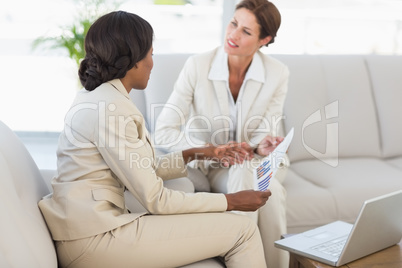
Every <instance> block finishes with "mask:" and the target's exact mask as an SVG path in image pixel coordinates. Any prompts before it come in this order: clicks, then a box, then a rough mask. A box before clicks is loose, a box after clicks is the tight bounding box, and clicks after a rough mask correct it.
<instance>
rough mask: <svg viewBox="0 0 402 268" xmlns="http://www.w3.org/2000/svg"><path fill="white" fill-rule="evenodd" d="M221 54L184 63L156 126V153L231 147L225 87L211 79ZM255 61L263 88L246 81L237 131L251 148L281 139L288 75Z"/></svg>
mask: <svg viewBox="0 0 402 268" xmlns="http://www.w3.org/2000/svg"><path fill="white" fill-rule="evenodd" d="M220 49H222V48H220V47H219V48H216V49H214V50H212V51H209V52H206V53H204V54H198V55H194V56H191V57H190V58H189V59H188V60H187V62H186V63H185V65H184V67H183V69H182V71H181V73H180V74H179V77H178V79H177V81H176V83H175V85H174V89H173V92H172V94H171V96H170V97H169V99H168V101H167V103H166V105H165V107H164V109H163V110H162V112H161V114H160V115H159V117H158V120H157V124H156V130H155V144H156V145H157V146H158V147H161V148H165V149H167V150H170V151H171V150H183V149H187V148H190V147H196V146H202V145H204V144H205V143H213V144H225V143H227V142H228V141H229V130H230V127H229V124H231V123H232V120H230V119H229V115H230V112H229V99H228V90H227V87H226V81H223V80H214V79H211V77H214V76H215V75H213V72H219V71H220V70H217V68H216V67H214V60H215V57H216V55H217V53H222V52H219V50H220ZM256 57H258V58H259V59H258V62H259V64H261V66H258V68H261V69H262V73H263V76H264V77H263V78H262V79H261V81H264V82H260V81H256V80H252V79H250V80H247V81H246V84H245V86H244V88H243V92H242V94H243V97H242V99H241V103H240V104H239V105H240V108H239V110H238V115H237V122H236V124H237V125H236V126H235V127H236V141H237V142H243V141H246V142H248V143H249V144H250V145H251V146H252V147H256V146H257V145H258V144H259V142H260V141H261V140H262V139H263V138H264V137H265V136H266V135H268V134H270V135H278V134H279V133H278V132H279V131H278V128H279V125H280V120H281V119H282V118H281V116H282V110H283V105H284V101H285V97H286V93H287V88H288V78H289V70H288V68H287V66H285V65H284V64H283V63H281V62H279V61H278V60H276V59H274V58H273V57H270V56H268V55H265V54H263V53H261V52H260V51H258V52H257V53H256V54H255V56H254V59H256ZM253 61H254V60H253ZM256 62H257V61H256Z"/></svg>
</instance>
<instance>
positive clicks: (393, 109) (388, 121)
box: [367, 55, 402, 157]
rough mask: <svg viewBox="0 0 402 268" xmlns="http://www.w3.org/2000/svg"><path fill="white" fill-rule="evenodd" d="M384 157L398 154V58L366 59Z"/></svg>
mask: <svg viewBox="0 0 402 268" xmlns="http://www.w3.org/2000/svg"><path fill="white" fill-rule="evenodd" d="M367 66H368V70H369V71H370V77H371V83H372V87H373V95H374V97H375V102H376V106H377V113H378V114H377V116H378V120H379V122H380V124H379V126H380V134H381V145H382V153H383V156H384V157H394V156H400V155H402V142H401V137H402V124H401V123H400V121H399V120H401V116H402V105H401V100H402V75H401V70H402V57H395V56H374V55H372V56H367Z"/></svg>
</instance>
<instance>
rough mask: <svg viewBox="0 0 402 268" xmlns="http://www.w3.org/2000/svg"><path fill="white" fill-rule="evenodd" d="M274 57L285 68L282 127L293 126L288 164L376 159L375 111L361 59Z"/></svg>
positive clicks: (377, 141)
mask: <svg viewBox="0 0 402 268" xmlns="http://www.w3.org/2000/svg"><path fill="white" fill-rule="evenodd" d="M275 57H277V58H278V59H279V60H281V61H282V62H284V63H285V64H286V65H287V66H288V67H289V70H290V78H289V89H288V95H287V98H286V102H285V107H284V115H285V119H284V125H285V130H286V131H289V130H290V129H291V128H292V127H294V128H295V138H294V139H293V141H292V144H291V148H290V149H289V158H290V160H291V162H295V161H300V160H307V159H321V160H325V159H327V160H328V161H329V160H330V159H333V160H336V159H338V157H356V156H363V157H373V156H375V157H377V156H380V138H379V133H378V123H377V116H376V112H375V108H376V107H375V103H374V100H373V96H372V91H371V85H370V78H369V76H368V75H369V74H368V71H367V68H366V64H365V61H364V58H363V57H362V56H312V55H298V56H295V55H277V56H275ZM345 67H347V68H345ZM351 70H353V72H351ZM336 164H337V163H336V161H335V162H333V166H335V165H336Z"/></svg>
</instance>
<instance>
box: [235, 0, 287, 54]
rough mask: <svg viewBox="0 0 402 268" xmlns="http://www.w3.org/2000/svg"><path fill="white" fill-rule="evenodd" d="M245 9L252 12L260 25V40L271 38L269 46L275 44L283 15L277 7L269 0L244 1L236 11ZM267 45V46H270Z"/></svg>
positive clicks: (238, 5)
mask: <svg viewBox="0 0 402 268" xmlns="http://www.w3.org/2000/svg"><path fill="white" fill-rule="evenodd" d="M240 8H245V9H248V10H250V11H251V12H252V13H253V14H254V15H255V17H256V19H257V22H258V24H259V25H260V36H259V38H260V39H264V38H265V37H267V36H271V37H272V39H271V41H270V42H269V43H268V44H272V43H273V42H275V37H276V33H277V32H278V29H279V26H281V13H280V12H279V10H278V9H277V8H276V6H275V5H274V4H273V3H272V2H270V1H268V0H243V1H241V2H240V3H239V4H237V6H236V10H238V9H240ZM268 44H266V46H268Z"/></svg>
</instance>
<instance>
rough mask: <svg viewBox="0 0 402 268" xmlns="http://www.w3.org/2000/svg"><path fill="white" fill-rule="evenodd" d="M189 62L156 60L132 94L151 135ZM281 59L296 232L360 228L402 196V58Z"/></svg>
mask: <svg viewBox="0 0 402 268" xmlns="http://www.w3.org/2000/svg"><path fill="white" fill-rule="evenodd" d="M188 56H189V54H169V55H168V54H164V55H154V69H153V70H152V73H151V78H150V81H149V84H148V87H147V88H146V90H145V91H132V93H130V94H131V96H132V98H133V101H134V102H135V103H136V104H137V106H138V107H139V108H140V109H141V111H142V112H143V113H144V115H145V118H146V119H147V122H148V124H149V125H148V128H149V129H150V130H151V132H152V131H153V130H154V128H155V122H156V118H157V116H158V115H159V113H160V111H161V109H162V107H163V104H164V103H165V102H166V100H167V98H168V97H169V95H170V93H171V91H172V89H173V84H174V82H175V80H176V78H177V77H178V74H179V72H180V70H181V68H182V66H183V64H184V62H185V60H186V59H187V58H188ZM273 57H275V58H277V59H279V60H281V61H282V62H284V63H285V64H286V65H287V66H288V67H289V69H290V80H289V90H288V95H287V99H286V103H285V107H284V117H285V119H284V120H282V122H281V123H282V130H283V133H287V132H288V131H289V130H290V129H291V128H292V127H294V130H295V136H294V138H293V142H292V144H291V146H290V148H289V158H290V162H291V164H290V168H289V171H288V174H287V177H286V180H285V182H284V186H285V188H286V190H287V222H288V223H287V225H288V233H296V232H301V231H305V230H307V229H310V228H313V227H316V226H318V225H322V224H326V223H328V222H331V221H334V220H344V221H347V222H354V220H355V218H356V216H357V214H358V212H359V210H360V208H361V205H362V203H363V201H364V200H366V199H368V198H371V197H374V196H377V195H382V194H384V193H388V192H391V191H394V190H397V189H402V123H400V121H399V118H401V117H402V75H401V70H402V56H379V55H333V56H332V55H331V56H330V55H273ZM274 194H275V193H274Z"/></svg>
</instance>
